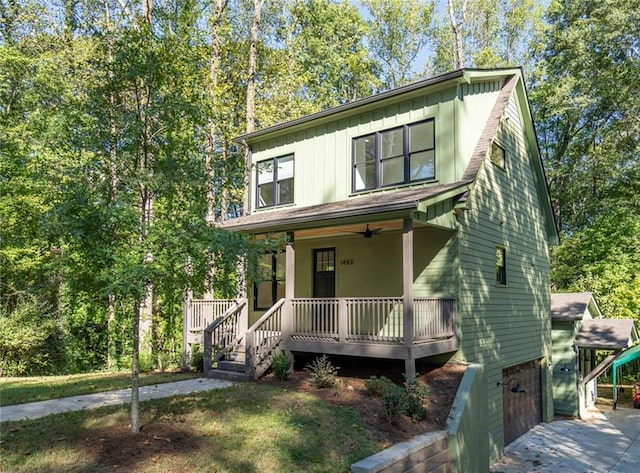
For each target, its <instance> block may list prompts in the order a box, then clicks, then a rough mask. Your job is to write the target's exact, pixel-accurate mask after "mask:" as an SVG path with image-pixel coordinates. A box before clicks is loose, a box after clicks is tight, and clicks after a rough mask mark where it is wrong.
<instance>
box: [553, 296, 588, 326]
mask: <svg viewBox="0 0 640 473" xmlns="http://www.w3.org/2000/svg"><path fill="white" fill-rule="evenodd" d="M592 298H593V294H592V293H591V292H567V293H558V294H551V319H552V320H560V321H570V320H582V318H583V317H584V314H585V313H586V311H587V308H588V307H589V302H591V300H592ZM594 304H595V301H594Z"/></svg>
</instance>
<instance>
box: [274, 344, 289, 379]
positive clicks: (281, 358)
mask: <svg viewBox="0 0 640 473" xmlns="http://www.w3.org/2000/svg"><path fill="white" fill-rule="evenodd" d="M292 367H293V360H292V359H291V357H290V356H289V355H287V354H286V353H285V352H283V351H281V352H279V353H278V354H277V355H276V356H275V357H274V358H273V363H272V365H271V369H272V370H273V374H274V375H275V377H276V378H278V379H281V380H285V379H288V378H289V376H290V375H291V371H292Z"/></svg>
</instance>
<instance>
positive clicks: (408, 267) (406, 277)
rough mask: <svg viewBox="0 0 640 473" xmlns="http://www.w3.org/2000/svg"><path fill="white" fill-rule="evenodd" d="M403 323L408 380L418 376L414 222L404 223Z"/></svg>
mask: <svg viewBox="0 0 640 473" xmlns="http://www.w3.org/2000/svg"><path fill="white" fill-rule="evenodd" d="M402 289H403V300H402V309H403V311H402V322H403V334H402V336H403V338H404V346H405V347H406V349H407V355H406V358H405V361H404V364H405V374H406V376H407V378H408V379H411V378H413V377H414V376H415V375H416V363H415V360H414V358H413V220H411V219H410V218H405V219H404V220H403V221H402Z"/></svg>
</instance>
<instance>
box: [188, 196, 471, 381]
mask: <svg viewBox="0 0 640 473" xmlns="http://www.w3.org/2000/svg"><path fill="white" fill-rule="evenodd" d="M464 191H466V188H454V189H452V188H449V187H444V188H438V189H435V188H432V189H422V190H418V191H413V190H410V191H408V192H406V193H403V194H402V195H403V197H404V199H398V194H395V195H392V194H388V195H376V196H370V197H369V198H364V197H361V198H357V199H353V200H352V201H351V200H350V201H346V202H341V203H333V204H323V205H320V206H316V207H313V208H310V207H304V208H300V209H296V208H287V209H284V210H274V211H271V212H261V213H258V214H255V215H249V216H247V217H242V218H240V219H237V221H235V222H232V223H230V224H229V225H228V226H229V229H231V230H234V231H242V232H246V233H249V234H252V235H254V236H255V237H256V238H261V237H262V235H267V234H271V235H274V234H276V235H280V237H282V239H283V241H284V242H285V243H284V244H283V246H284V247H283V248H282V249H281V251H278V252H275V253H270V254H266V255H264V258H262V259H261V260H260V261H258V267H259V268H262V269H263V270H264V276H263V277H262V278H260V280H259V281H257V282H256V283H255V284H253V285H250V286H249V287H248V288H247V297H246V298H244V299H240V300H237V301H205V300H192V301H187V304H186V306H185V340H187V341H188V343H195V342H197V341H200V342H201V343H203V345H204V347H205V366H206V367H207V368H206V369H208V368H212V367H214V366H219V365H220V362H223V364H224V360H225V359H226V358H229V357H231V358H233V357H234V356H235V357H236V360H240V361H241V362H244V364H245V365H246V369H247V372H248V373H249V374H250V375H251V376H254V377H255V376H260V375H261V374H262V373H263V372H264V371H265V370H266V369H267V368H268V367H269V365H270V363H271V358H272V357H273V355H274V354H275V353H276V352H277V351H278V350H286V351H291V352H307V353H326V354H336V355H351V356H360V357H374V358H388V359H401V360H405V373H406V374H407V375H408V376H412V375H414V374H415V360H416V359H419V358H424V357H430V356H434V355H440V354H444V353H450V352H454V351H456V350H457V349H458V347H459V341H458V334H457V317H458V314H457V305H456V296H457V291H458V287H459V282H458V279H457V278H458V273H459V272H458V248H457V244H458V243H457V228H458V222H457V218H456V215H455V214H456V212H457V211H460V209H459V206H460V205H462V206H464V204H465V202H464V198H463V196H464ZM405 194H406V195H405ZM374 197H375V198H374ZM461 197H462V199H461ZM234 353H241V355H240V356H238V355H234Z"/></svg>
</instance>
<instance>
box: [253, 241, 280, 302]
mask: <svg viewBox="0 0 640 473" xmlns="http://www.w3.org/2000/svg"><path fill="white" fill-rule="evenodd" d="M285 269H286V259H285V254H284V253H276V254H266V255H262V256H260V257H259V258H258V275H259V276H260V279H261V281H262V282H258V283H255V284H254V290H253V308H254V310H267V309H269V308H271V306H273V305H274V304H275V303H276V302H277V301H278V300H279V299H281V298H283V297H284V291H285Z"/></svg>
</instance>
